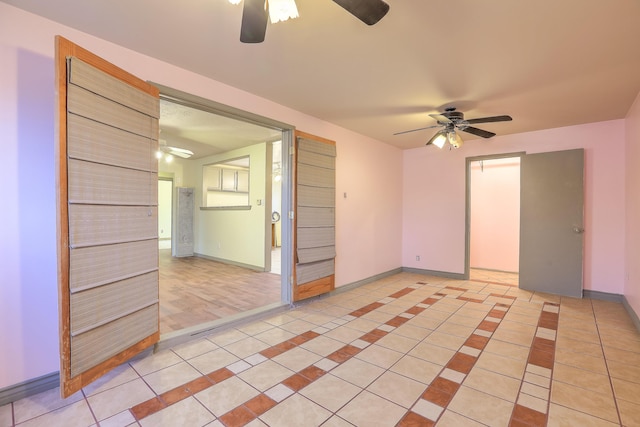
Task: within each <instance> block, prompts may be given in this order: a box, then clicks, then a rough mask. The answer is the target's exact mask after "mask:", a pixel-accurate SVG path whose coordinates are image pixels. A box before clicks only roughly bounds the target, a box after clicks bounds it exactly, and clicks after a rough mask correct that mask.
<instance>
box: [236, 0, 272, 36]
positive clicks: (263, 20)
mask: <svg viewBox="0 0 640 427" xmlns="http://www.w3.org/2000/svg"><path fill="white" fill-rule="evenodd" d="M267 17H268V11H267V8H266V0H244V5H243V8H242V26H241V27H240V41H241V42H242V43H262V42H263V41H264V36H265V34H266V33H267Z"/></svg>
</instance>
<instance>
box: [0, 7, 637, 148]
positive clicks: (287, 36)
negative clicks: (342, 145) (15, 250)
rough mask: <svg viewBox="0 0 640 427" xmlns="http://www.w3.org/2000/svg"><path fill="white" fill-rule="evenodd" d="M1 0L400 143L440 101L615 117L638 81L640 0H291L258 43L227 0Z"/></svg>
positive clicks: (517, 128) (476, 112)
mask: <svg viewBox="0 0 640 427" xmlns="http://www.w3.org/2000/svg"><path fill="white" fill-rule="evenodd" d="M2 1H4V2H5V3H9V4H12V5H14V6H16V7H19V8H22V9H25V10H28V11H31V12H34V13H36V14H39V15H42V16H45V17H47V18H50V19H52V20H55V21H59V22H61V23H63V24H65V25H68V26H71V27H74V28H77V29H79V30H81V31H84V32H86V33H89V34H93V35H95V36H97V37H100V38H103V39H106V40H109V41H111V42H114V43H116V44H119V45H122V46H125V47H128V48H130V49H133V50H136V51H138V52H141V53H144V54H146V55H150V56H153V57H156V58H158V59H161V60H164V61H166V62H169V63H172V64H175V65H178V66H180V67H183V68H186V69H189V70H192V71H195V72H197V73H200V74H203V75H206V76H209V77H211V78H213V79H215V80H218V81H221V82H224V83H227V84H229V85H231V86H235V87H237V88H240V89H243V90H246V91H249V92H251V93H254V94H256V95H259V96H262V97H264V98H268V99H271V100H273V101H275V102H277V103H280V104H283V105H286V106H288V107H291V108H293V109H296V110H299V111H302V112H304V113H307V114H310V115H312V116H315V117H318V118H321V119H324V120H327V121H329V122H332V123H335V124H337V125H340V126H343V127H345V128H348V129H351V130H354V131H356V132H359V133H361V134H364V135H368V136H371V137H373V138H375V139H378V140H380V141H384V142H387V143H389V144H392V145H395V146H398V147H400V148H412V147H419V146H422V145H423V144H424V143H425V142H426V141H427V140H428V139H429V137H430V136H431V135H432V134H433V129H432V130H425V131H419V132H414V133H409V134H405V135H400V136H393V133H395V132H399V131H403V130H407V129H413V128H419V127H424V126H429V125H431V124H434V121H433V119H431V118H430V117H429V116H428V114H429V113H435V112H441V111H443V109H444V108H445V107H448V106H455V107H458V109H459V110H461V111H464V112H465V116H466V118H467V119H470V118H477V117H484V116H493V115H501V114H509V115H511V116H512V117H513V121H512V122H503V123H490V124H486V125H478V127H480V128H482V129H486V130H489V131H493V132H496V133H498V134H510V133H519V132H527V131H534V130H539V129H547V128H555V127H562V126H568V125H575V124H582V123H589V122H598V121H604V120H612V119H620V118H623V117H624V116H625V115H626V113H627V111H628V109H629V107H630V106H631V103H632V102H633V100H634V99H635V97H636V96H637V95H638V92H640V0H538V1H522V0H520V1H514V0H387V2H388V3H389V5H390V6H391V9H390V11H389V13H388V14H387V16H385V17H384V18H383V19H382V20H381V21H380V22H379V23H378V24H376V25H374V26H371V27H368V26H366V25H365V24H363V23H361V22H360V21H358V20H357V19H356V18H354V17H353V16H351V15H349V14H348V13H347V12H346V11H345V10H343V9H342V8H341V7H339V6H338V5H337V4H335V3H334V2H333V1H331V0H296V2H297V4H298V9H299V12H300V18H298V19H295V20H290V21H287V22H284V23H278V24H275V25H271V24H269V28H268V29H267V35H266V40H265V42H264V43H261V44H242V43H240V41H239V31H240V21H241V17H242V7H241V6H234V5H232V4H230V3H229V2H228V1H226V0H181V1H180V2H176V1H158V0H135V1H131V0H91V1H86V0H56V1H42V0H2ZM196 95H197V94H196ZM462 135H463V138H465V139H474V138H475V137H474V136H472V135H468V134H464V133H463V134H462Z"/></svg>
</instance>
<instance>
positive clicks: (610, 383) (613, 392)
mask: <svg viewBox="0 0 640 427" xmlns="http://www.w3.org/2000/svg"><path fill="white" fill-rule="evenodd" d="M591 311H592V313H593V320H594V323H595V324H596V331H598V341H599V342H600V349H601V350H602V359H603V360H604V366H605V368H606V369H607V376H608V377H609V385H610V387H611V394H612V395H613V404H614V405H615V407H616V414H617V415H618V423H620V425H622V414H620V407H619V406H618V398H617V397H616V389H615V388H614V386H613V378H612V377H611V371H609V363H608V361H607V354H606V353H605V351H604V343H603V342H602V337H601V335H600V327H599V326H598V317H597V316H596V311H595V308H594V306H593V301H591Z"/></svg>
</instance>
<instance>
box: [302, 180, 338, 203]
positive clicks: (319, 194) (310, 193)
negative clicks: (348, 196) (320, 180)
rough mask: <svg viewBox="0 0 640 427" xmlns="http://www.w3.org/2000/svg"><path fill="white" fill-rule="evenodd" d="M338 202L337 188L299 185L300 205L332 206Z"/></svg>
mask: <svg viewBox="0 0 640 427" xmlns="http://www.w3.org/2000/svg"><path fill="white" fill-rule="evenodd" d="M335 204H336V190H335V188H318V187H308V186H305V185H299V186H298V206H307V207H315V208H332V207H334V206H335Z"/></svg>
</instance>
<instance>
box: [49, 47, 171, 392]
mask: <svg viewBox="0 0 640 427" xmlns="http://www.w3.org/2000/svg"><path fill="white" fill-rule="evenodd" d="M56 85H57V102H58V105H57V113H58V117H57V123H58V126H59V128H58V143H57V144H56V147H57V151H56V155H57V179H58V182H57V188H58V190H57V205H58V285H59V310H60V383H61V387H60V389H61V394H62V395H63V396H64V397H67V396H69V395H71V394H72V393H74V392H75V391H77V390H79V389H81V388H82V387H84V386H85V385H87V384H89V383H90V382H92V381H94V380H96V379H97V378H99V377H100V376H102V375H104V374H105V373H106V372H108V371H109V370H111V369H112V368H114V367H116V366H118V365H119V364H121V363H123V362H125V361H126V360H128V359H129V358H131V357H132V356H134V355H135V354H137V353H139V352H141V351H142V350H144V349H146V348H148V347H149V346H151V345H153V344H154V343H156V342H157V341H158V339H159V337H160V332H159V321H158V314H159V309H158V307H159V298H158V295H159V294H158V227H157V220H158V217H157V215H158V208H157V195H158V189H157V188H158V187H157V186H158V173H157V160H156V158H155V152H156V150H157V146H158V118H159V91H158V89H157V88H156V87H154V86H152V85H149V84H148V83H146V82H144V81H143V80H140V79H138V78H137V77H135V76H133V75H131V74H129V73H127V72H126V71H124V70H122V69H120V68H118V67H116V66H115V65H113V64H110V63H109V62H107V61H105V60H103V59H101V58H99V57H97V56H95V55H93V54H92V53H90V52H88V51H86V50H85V49H83V48H81V47H79V46H77V45H75V44H73V43H72V42H70V41H68V40H66V39H64V38H62V37H59V36H58V37H56Z"/></svg>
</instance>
